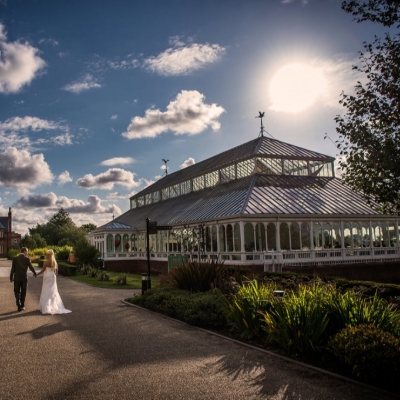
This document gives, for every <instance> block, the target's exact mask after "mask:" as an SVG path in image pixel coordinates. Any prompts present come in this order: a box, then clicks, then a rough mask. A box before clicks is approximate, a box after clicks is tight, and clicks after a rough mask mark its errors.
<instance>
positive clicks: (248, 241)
mask: <svg viewBox="0 0 400 400" xmlns="http://www.w3.org/2000/svg"><path fill="white" fill-rule="evenodd" d="M244 251H254V228H253V224H251V223H249V222H248V223H247V224H246V225H245V226H244Z"/></svg>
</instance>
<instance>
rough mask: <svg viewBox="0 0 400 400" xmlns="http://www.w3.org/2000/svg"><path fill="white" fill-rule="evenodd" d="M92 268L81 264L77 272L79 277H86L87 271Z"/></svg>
mask: <svg viewBox="0 0 400 400" xmlns="http://www.w3.org/2000/svg"><path fill="white" fill-rule="evenodd" d="M90 268H92V267H91V266H90V265H87V264H82V265H80V266H79V267H78V272H79V273H80V274H81V275H87V274H88V273H89V269H90Z"/></svg>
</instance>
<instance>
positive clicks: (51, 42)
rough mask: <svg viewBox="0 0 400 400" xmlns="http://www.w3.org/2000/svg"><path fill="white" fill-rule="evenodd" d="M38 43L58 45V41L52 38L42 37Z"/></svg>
mask: <svg viewBox="0 0 400 400" xmlns="http://www.w3.org/2000/svg"><path fill="white" fill-rule="evenodd" d="M39 43H40V44H50V45H52V46H58V42H57V40H55V39H52V38H42V39H40V40H39Z"/></svg>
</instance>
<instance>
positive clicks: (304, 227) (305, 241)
mask: <svg viewBox="0 0 400 400" xmlns="http://www.w3.org/2000/svg"><path fill="white" fill-rule="evenodd" d="M301 246H302V249H303V250H310V248H311V240H310V225H309V224H308V222H302V223H301Z"/></svg>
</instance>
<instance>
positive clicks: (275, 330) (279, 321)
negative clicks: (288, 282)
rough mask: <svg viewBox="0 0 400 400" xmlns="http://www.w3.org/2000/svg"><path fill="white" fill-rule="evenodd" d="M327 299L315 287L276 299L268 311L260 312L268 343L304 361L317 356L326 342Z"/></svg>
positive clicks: (322, 290) (324, 291)
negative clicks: (314, 355)
mask: <svg viewBox="0 0 400 400" xmlns="http://www.w3.org/2000/svg"><path fill="white" fill-rule="evenodd" d="M326 298H327V295H326V290H325V289H324V287H322V286H319V285H318V284H314V285H312V286H311V287H306V286H300V287H299V290H298V292H297V293H295V292H293V291H290V292H289V293H287V294H285V296H284V297H283V298H275V299H274V301H273V304H272V308H271V310H269V311H268V312H263V313H262V315H263V322H264V327H263V329H264V330H265V332H266V334H267V341H268V343H270V344H273V345H277V346H278V347H280V348H282V349H283V350H284V351H285V352H286V353H287V354H289V355H292V356H300V357H301V358H303V359H306V358H309V357H310V356H312V355H313V354H315V353H319V352H320V351H321V350H322V348H323V347H324V346H325V344H326V342H327V327H328V323H329V316H328V310H327V307H326V304H325V303H326Z"/></svg>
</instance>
